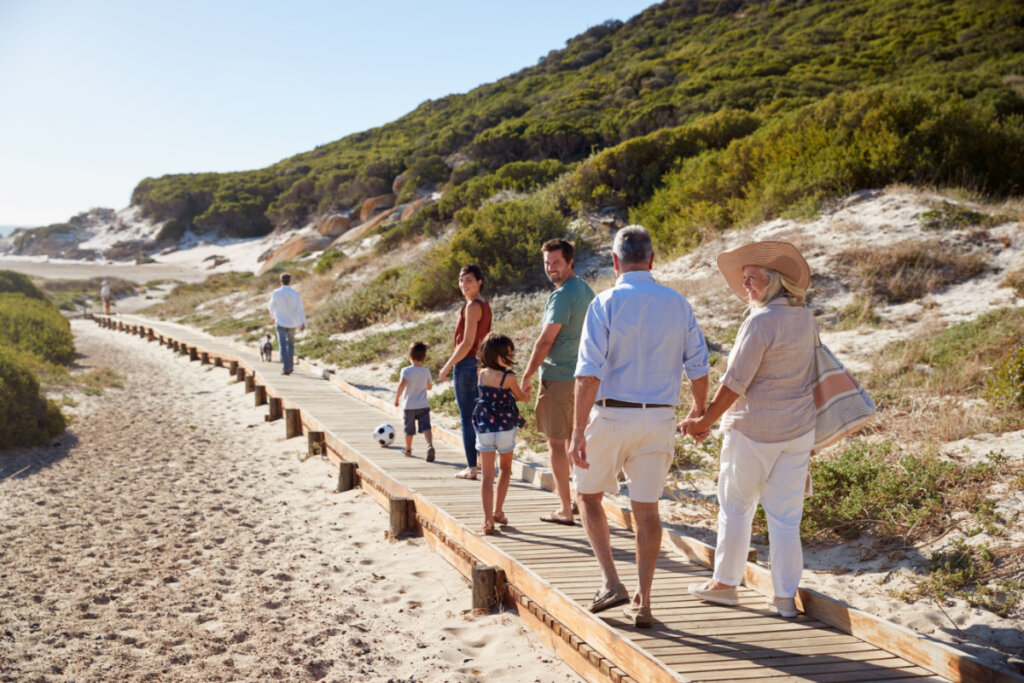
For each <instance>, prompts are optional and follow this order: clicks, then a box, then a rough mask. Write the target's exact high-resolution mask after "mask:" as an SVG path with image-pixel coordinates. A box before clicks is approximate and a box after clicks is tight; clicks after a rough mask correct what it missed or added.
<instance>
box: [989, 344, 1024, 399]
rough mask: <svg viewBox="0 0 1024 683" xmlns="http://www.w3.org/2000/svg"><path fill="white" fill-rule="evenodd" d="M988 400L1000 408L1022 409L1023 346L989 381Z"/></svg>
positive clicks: (1023, 385) (1023, 391)
mask: <svg viewBox="0 0 1024 683" xmlns="http://www.w3.org/2000/svg"><path fill="white" fill-rule="evenodd" d="M986 393H987V396H988V399H989V400H990V401H991V402H992V403H994V404H995V405H997V406H999V407H1001V408H1016V409H1021V408H1024V346H1021V347H1018V349H1017V351H1016V353H1013V354H1011V355H1010V357H1009V358H1008V359H1006V362H1005V363H1003V364H1002V366H1000V368H999V369H998V370H997V371H996V376H995V377H993V378H992V379H990V380H989V383H988V388H987V392H986Z"/></svg>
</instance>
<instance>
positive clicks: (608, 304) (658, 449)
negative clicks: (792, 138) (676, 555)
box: [569, 225, 709, 627]
mask: <svg viewBox="0 0 1024 683" xmlns="http://www.w3.org/2000/svg"><path fill="white" fill-rule="evenodd" d="M612 259H613V264H614V266H615V274H616V275H617V276H618V279H617V280H616V281H615V286H614V287H613V288H611V289H608V290H605V291H604V292H601V293H600V294H598V295H597V297H596V298H595V299H594V300H593V301H592V302H591V304H590V308H589V310H588V311H587V317H586V321H585V323H584V325H583V336H582V339H581V341H580V351H579V361H578V363H577V365H576V414H575V420H574V423H575V424H574V427H573V432H572V441H571V443H570V446H569V454H570V455H571V456H572V459H573V463H574V464H575V465H576V491H577V495H578V497H579V500H580V513H581V517H582V519H583V528H584V529H585V530H586V532H587V538H588V539H589V540H590V546H591V547H592V548H593V550H594V556H595V557H596V559H597V562H598V564H599V565H600V567H601V574H602V575H603V577H604V586H603V587H602V588H601V589H600V590H598V591H597V594H596V595H595V596H594V599H593V601H591V603H590V606H589V609H590V611H591V612H600V611H602V610H605V609H608V608H609V607H614V606H615V605H620V604H622V603H625V602H630V604H629V606H627V607H626V609H625V612H624V616H625V617H626V619H627V621H629V622H630V623H631V624H632V625H634V626H638V627H648V626H651V625H652V624H653V623H654V617H653V616H652V614H651V584H652V583H653V581H654V568H655V564H656V563H657V561H658V551H659V550H660V548H661V518H660V516H659V514H658V499H659V498H660V497H661V494H662V491H663V490H664V488H665V479H666V478H667V476H668V470H669V466H670V465H671V463H672V454H673V451H674V448H673V445H674V440H675V427H676V425H675V410H674V407H675V406H676V405H678V404H679V392H680V389H681V388H682V381H683V373H684V371H685V373H686V377H687V378H688V379H689V381H690V390H691V393H692V395H693V400H692V403H691V406H690V413H689V414H690V416H691V417H696V416H699V415H702V414H703V413H704V404H705V401H706V400H707V391H708V377H707V375H708V371H709V365H708V348H707V344H706V343H705V341H704V334H703V333H702V332H701V329H700V326H699V325H698V324H697V320H696V319H695V318H694V315H693V309H692V308H691V307H690V303H689V302H688V301H687V300H686V299H685V298H684V297H683V296H682V295H681V294H679V293H678V292H676V291H675V290H672V289H669V288H668V287H664V286H662V285H659V284H657V283H656V282H655V281H654V278H653V277H652V276H651V272H650V271H651V266H652V265H653V263H654V249H653V247H652V246H651V237H650V235H649V234H648V233H647V230H645V229H644V228H642V227H641V226H639V225H630V226H627V227H625V228H622V229H621V230H619V232H618V233H616V235H615V241H614V243H613V246H612ZM588 417H589V422H588ZM619 470H625V472H626V475H627V476H628V477H629V499H630V504H631V507H632V513H633V520H634V525H635V527H636V565H637V589H636V592H634V593H633V596H632V601H630V595H629V593H628V592H627V591H626V587H625V586H624V585H623V584H622V582H621V581H620V580H619V575H618V573H617V571H616V569H615V562H614V560H613V558H612V548H611V540H610V535H609V531H608V520H607V518H606V517H605V513H604V507H603V506H602V499H603V498H604V494H605V493H617V492H618V490H619V482H618V479H617V478H616V475H617V474H618V472H619Z"/></svg>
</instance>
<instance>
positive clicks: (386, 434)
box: [373, 424, 395, 448]
mask: <svg viewBox="0 0 1024 683" xmlns="http://www.w3.org/2000/svg"><path fill="white" fill-rule="evenodd" d="M373 438H374V439H376V440H377V443H379V444H380V445H381V448H387V447H388V446H390V445H391V442H392V441H394V440H395V428H394V427H392V426H391V425H389V424H383V425H380V426H378V427H377V428H376V429H374V430H373Z"/></svg>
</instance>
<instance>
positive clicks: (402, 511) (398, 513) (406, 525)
mask: <svg viewBox="0 0 1024 683" xmlns="http://www.w3.org/2000/svg"><path fill="white" fill-rule="evenodd" d="M388 509H389V512H390V514H391V537H392V538H398V537H399V536H401V535H402V534H404V533H405V532H406V531H408V530H409V529H410V528H412V524H411V523H410V518H411V517H412V515H411V514H410V510H411V509H412V499H411V498H399V497H397V496H396V497H394V498H389V499H388Z"/></svg>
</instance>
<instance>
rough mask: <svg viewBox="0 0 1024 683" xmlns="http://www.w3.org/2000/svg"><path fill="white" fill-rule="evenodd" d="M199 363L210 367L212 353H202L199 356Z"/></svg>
mask: <svg viewBox="0 0 1024 683" xmlns="http://www.w3.org/2000/svg"><path fill="white" fill-rule="evenodd" d="M199 362H200V363H201V364H203V365H209V364H210V352H209V351H203V352H201V353H200V354H199Z"/></svg>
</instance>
